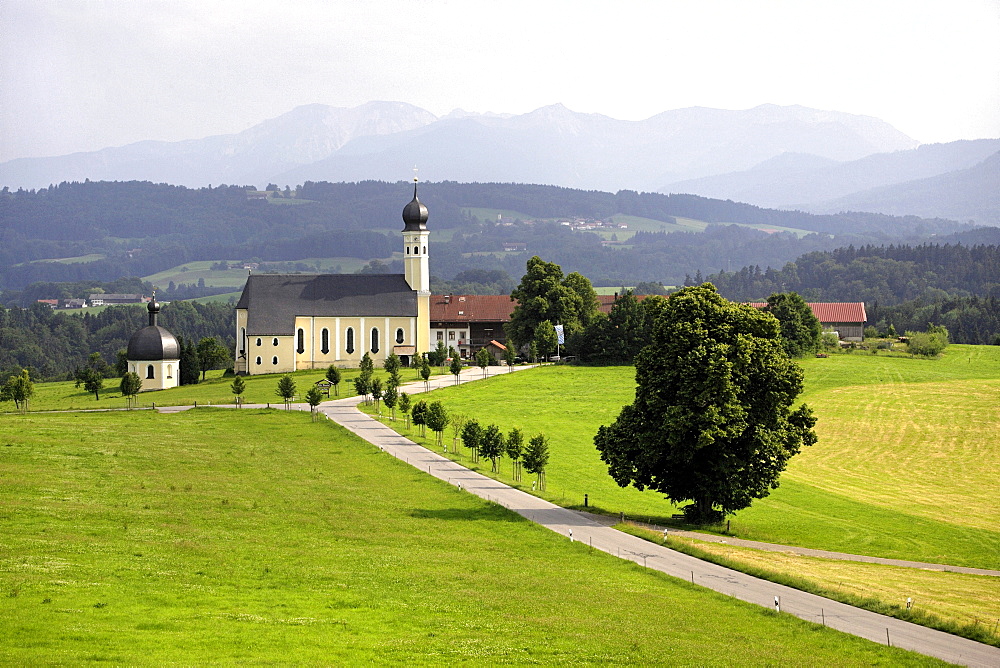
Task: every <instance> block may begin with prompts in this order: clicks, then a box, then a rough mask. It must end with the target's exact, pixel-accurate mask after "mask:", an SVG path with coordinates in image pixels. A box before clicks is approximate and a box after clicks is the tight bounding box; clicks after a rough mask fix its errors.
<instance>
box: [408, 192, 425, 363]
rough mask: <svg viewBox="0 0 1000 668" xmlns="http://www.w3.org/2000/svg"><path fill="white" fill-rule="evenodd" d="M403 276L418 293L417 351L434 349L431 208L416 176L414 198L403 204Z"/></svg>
mask: <svg viewBox="0 0 1000 668" xmlns="http://www.w3.org/2000/svg"><path fill="white" fill-rule="evenodd" d="M403 223H404V225H403V246H404V248H403V276H404V278H405V279H406V282H407V284H409V286H410V288H411V289H412V290H415V291H416V293H417V350H418V351H425V350H430V349H431V348H430V340H431V333H430V328H431V270H430V264H429V256H428V254H427V240H428V238H429V237H430V232H429V231H428V230H427V207H426V206H424V205H423V203H421V201H420V199H419V198H418V197H417V177H415V176H414V177H413V200H412V201H411V202H410V203H409V204H407V205H406V206H405V207H403Z"/></svg>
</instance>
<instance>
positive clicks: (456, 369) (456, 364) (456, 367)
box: [448, 357, 462, 385]
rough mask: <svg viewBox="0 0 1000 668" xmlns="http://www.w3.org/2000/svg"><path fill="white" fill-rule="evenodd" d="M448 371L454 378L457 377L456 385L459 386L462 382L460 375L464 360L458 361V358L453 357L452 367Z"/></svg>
mask: <svg viewBox="0 0 1000 668" xmlns="http://www.w3.org/2000/svg"><path fill="white" fill-rule="evenodd" d="M448 370H449V371H451V374H452V375H453V376H455V384H456V385H458V384H459V382H460V381H459V378H458V374H460V373H462V360H460V359H458V358H457V357H452V358H451V366H450V367H448Z"/></svg>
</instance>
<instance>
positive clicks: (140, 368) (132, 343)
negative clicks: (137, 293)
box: [126, 292, 181, 392]
mask: <svg viewBox="0 0 1000 668" xmlns="http://www.w3.org/2000/svg"><path fill="white" fill-rule="evenodd" d="M146 309H147V310H148V311H149V325H147V326H146V327H143V328H142V329H140V330H139V331H138V332H136V333H135V334H133V335H132V338H131V339H129V341H128V348H127V350H126V358H127V359H128V370H129V371H131V372H133V373H135V374H138V376H139V378H141V379H142V389H141V391H142V392H147V391H149V390H166V389H169V388H171V387H177V386H178V385H180V375H181V374H180V368H181V359H180V358H181V347H180V345H178V343H177V339H176V338H175V337H174V335H173V334H171V333H170V332H169V331H167V330H166V329H165V328H163V327H161V326H160V325H159V324H158V322H157V318H158V317H159V315H160V303H159V302H157V301H156V293H155V292H154V293H153V299H152V300H151V301H150V302H149V304H147V305H146Z"/></svg>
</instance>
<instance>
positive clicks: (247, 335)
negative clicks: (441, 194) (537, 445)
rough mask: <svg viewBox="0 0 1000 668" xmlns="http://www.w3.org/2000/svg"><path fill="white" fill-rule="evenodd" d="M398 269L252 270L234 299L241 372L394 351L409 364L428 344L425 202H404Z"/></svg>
mask: <svg viewBox="0 0 1000 668" xmlns="http://www.w3.org/2000/svg"><path fill="white" fill-rule="evenodd" d="M403 223H404V226H403V231H402V235H403V266H404V273H403V274H402V275H399V274H316V275H308V274H251V275H250V276H249V277H248V278H247V282H246V285H245V286H244V287H243V293H242V294H241V295H240V299H239V302H237V304H236V364H235V366H234V371H235V372H236V373H237V374H241V375H256V374H265V373H288V372H291V371H300V370H303V369H325V368H326V367H328V366H330V365H331V364H333V365H336V366H341V367H350V366H359V365H360V363H361V358H362V357H363V356H364V355H365V353H368V354H369V355H370V356H371V358H372V359H373V360H374V361H375V363H376V364H379V363H380V362H382V361H384V360H385V358H386V357H388V356H389V355H390V354H391V353H396V355H398V356H399V358H400V360H401V361H402V362H403V364H404V365H409V364H410V363H411V361H412V360H413V357H414V356H415V355H417V354H418V352H423V351H427V350H430V349H431V346H430V298H431V292H430V268H429V265H428V259H429V256H428V254H427V246H428V237H429V236H430V233H429V232H428V230H427V207H426V206H424V204H423V203H421V201H420V199H419V198H418V197H417V184H416V179H414V184H413V200H412V201H411V202H410V203H409V204H407V205H406V206H405V207H404V208H403Z"/></svg>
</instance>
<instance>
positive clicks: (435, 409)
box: [425, 401, 448, 450]
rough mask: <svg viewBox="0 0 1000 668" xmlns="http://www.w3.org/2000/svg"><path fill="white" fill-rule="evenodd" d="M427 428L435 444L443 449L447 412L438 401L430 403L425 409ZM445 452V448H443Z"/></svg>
mask: <svg viewBox="0 0 1000 668" xmlns="http://www.w3.org/2000/svg"><path fill="white" fill-rule="evenodd" d="M425 422H426V423H427V426H428V427H430V428H431V431H433V432H434V436H435V443H437V444H438V445H440V446H442V447H444V430H445V428H446V427H447V426H448V411H447V410H446V409H445V407H444V404H442V403H441V402H440V401H432V402H431V404H430V405H429V406H428V407H427V417H426V419H425ZM445 449H446V450H447V448H445Z"/></svg>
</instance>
